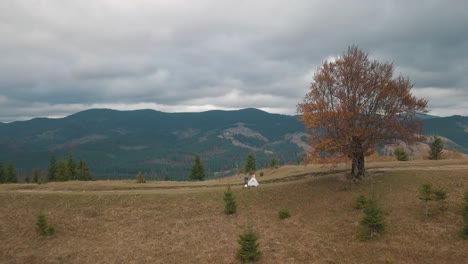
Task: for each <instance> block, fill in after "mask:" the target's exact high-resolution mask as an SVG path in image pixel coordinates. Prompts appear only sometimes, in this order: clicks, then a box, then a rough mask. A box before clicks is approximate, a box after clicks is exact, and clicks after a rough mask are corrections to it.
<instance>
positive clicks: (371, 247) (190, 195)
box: [0, 160, 468, 263]
mask: <svg viewBox="0 0 468 264" xmlns="http://www.w3.org/2000/svg"><path fill="white" fill-rule="evenodd" d="M340 166H341V167H340ZM402 167H403V168H404V169H401V168H402ZM343 168H345V165H339V166H338V167H337V168H336V169H343ZM327 172H328V171H327V169H326V168H323V167H321V166H307V167H304V166H289V167H284V168H280V169H276V170H268V171H265V175H264V176H263V177H259V176H257V179H258V180H259V182H260V184H261V185H260V186H259V187H258V188H254V189H242V188H241V187H240V185H241V183H242V178H241V176H234V177H230V178H228V179H223V180H211V181H206V182H201V183H200V182H197V183H186V182H185V183H180V182H179V183H176V182H149V183H146V184H136V183H133V182H124V181H115V182H113V181H110V182H109V181H98V182H86V183H74V182H68V183H52V184H44V185H33V184H30V185H26V184H17V185H0V241H1V243H0V249H1V250H0V262H1V263H238V262H239V261H238V260H237V259H236V258H235V254H236V250H237V248H238V245H237V239H238V235H239V234H240V233H241V232H242V230H243V229H244V228H245V226H246V225H247V224H248V223H251V224H252V225H253V227H254V229H255V230H256V231H257V233H258V234H259V237H260V239H259V242H260V248H261V250H262V251H263V256H262V258H261V259H260V261H259V263H464V261H466V259H467V256H468V253H467V252H468V243H467V242H466V241H463V240H461V239H460V238H459V237H458V236H457V232H458V230H459V228H460V227H461V225H462V218H461V212H460V211H461V208H462V192H463V189H465V188H468V167H467V165H466V160H465V161H463V160H462V161H460V160H459V161H420V162H382V163H372V164H369V174H370V176H369V177H368V178H367V179H366V180H364V181H363V182H361V183H360V184H359V185H350V184H349V183H347V182H346V180H345V179H344V176H343V175H344V173H337V172H335V173H332V174H325V175H324V173H327ZM328 173H329V172H328ZM297 175H299V176H297ZM262 181H263V182H269V183H266V184H262ZM426 182H430V183H432V184H433V185H435V186H440V187H443V188H444V189H446V190H447V191H448V194H449V198H448V201H447V204H448V209H447V210H446V211H445V212H438V210H437V207H436V206H432V207H431V210H432V211H431V212H432V213H433V216H432V217H430V218H428V219H426V218H425V217H424V210H423V206H422V204H421V202H420V201H419V200H418V198H417V190H418V187H419V185H420V184H422V183H426ZM226 184H236V185H235V186H234V185H233V187H232V190H233V192H234V195H235V197H236V198H237V202H238V211H237V213H236V214H235V215H233V216H227V215H224V214H223V206H224V204H223V201H222V197H223V191H224V190H225V186H226ZM83 190H84V192H83ZM359 194H365V195H368V196H371V195H373V196H374V197H375V198H376V199H377V200H378V203H379V205H380V206H381V207H382V208H383V209H384V211H385V213H386V223H387V231H386V233H385V235H384V236H382V237H380V238H379V239H377V240H374V241H370V242H361V241H359V240H358V239H357V234H358V231H359V221H360V219H361V217H362V212H361V211H359V210H355V209H354V208H353V202H354V199H355V197H356V196H358V195H359ZM282 208H286V209H288V210H289V212H290V213H291V217H290V218H288V219H286V220H280V219H279V218H278V211H279V210H280V209H282ZM41 209H42V210H43V211H44V212H45V213H46V214H47V216H48V220H49V223H50V224H51V225H52V226H54V227H55V228H56V230H57V233H56V234H54V235H53V236H50V237H43V236H39V235H37V234H36V233H35V230H34V224H35V221H36V217H37V214H38V213H39V211H40V210H41Z"/></svg>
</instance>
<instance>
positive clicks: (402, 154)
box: [393, 147, 408, 161]
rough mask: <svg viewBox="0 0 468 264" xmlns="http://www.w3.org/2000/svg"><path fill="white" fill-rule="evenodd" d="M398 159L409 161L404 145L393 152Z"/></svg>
mask: <svg viewBox="0 0 468 264" xmlns="http://www.w3.org/2000/svg"><path fill="white" fill-rule="evenodd" d="M393 154H394V155H395V157H396V159H397V160H398V161H408V154H407V153H406V151H405V150H404V149H403V148H402V147H398V148H396V149H395V151H394V152H393Z"/></svg>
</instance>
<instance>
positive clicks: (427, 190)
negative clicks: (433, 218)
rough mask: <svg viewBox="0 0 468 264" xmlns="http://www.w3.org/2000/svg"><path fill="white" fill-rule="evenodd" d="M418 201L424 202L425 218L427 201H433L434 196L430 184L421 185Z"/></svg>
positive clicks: (427, 214)
mask: <svg viewBox="0 0 468 264" xmlns="http://www.w3.org/2000/svg"><path fill="white" fill-rule="evenodd" d="M419 199H420V200H422V201H424V203H425V215H426V217H427V216H429V204H428V203H429V201H431V200H433V199H434V195H433V192H432V185H431V184H428V183H426V184H422V185H421V186H420V187H419Z"/></svg>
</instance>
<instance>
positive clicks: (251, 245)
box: [237, 226, 262, 262]
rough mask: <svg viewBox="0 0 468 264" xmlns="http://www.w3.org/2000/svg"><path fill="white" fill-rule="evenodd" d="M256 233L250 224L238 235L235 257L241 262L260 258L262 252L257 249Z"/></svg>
mask: <svg viewBox="0 0 468 264" xmlns="http://www.w3.org/2000/svg"><path fill="white" fill-rule="evenodd" d="M257 239H258V238H257V235H256V234H255V232H254V231H253V229H252V227H251V226H248V227H247V229H245V230H244V232H243V233H242V234H241V235H240V236H239V240H238V241H237V242H238V243H239V246H240V247H239V249H238V250H237V257H238V258H239V259H240V260H242V261H243V262H247V261H256V260H258V258H260V256H261V254H262V252H261V251H260V250H259V245H260V244H259V243H258V242H257Z"/></svg>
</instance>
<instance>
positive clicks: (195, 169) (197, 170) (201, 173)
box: [190, 155, 205, 181]
mask: <svg viewBox="0 0 468 264" xmlns="http://www.w3.org/2000/svg"><path fill="white" fill-rule="evenodd" d="M190 179H192V180H199V181H203V180H204V179H205V168H204V167H203V162H202V161H201V159H200V156H199V155H195V158H194V159H193V165H192V170H191V172H190Z"/></svg>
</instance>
